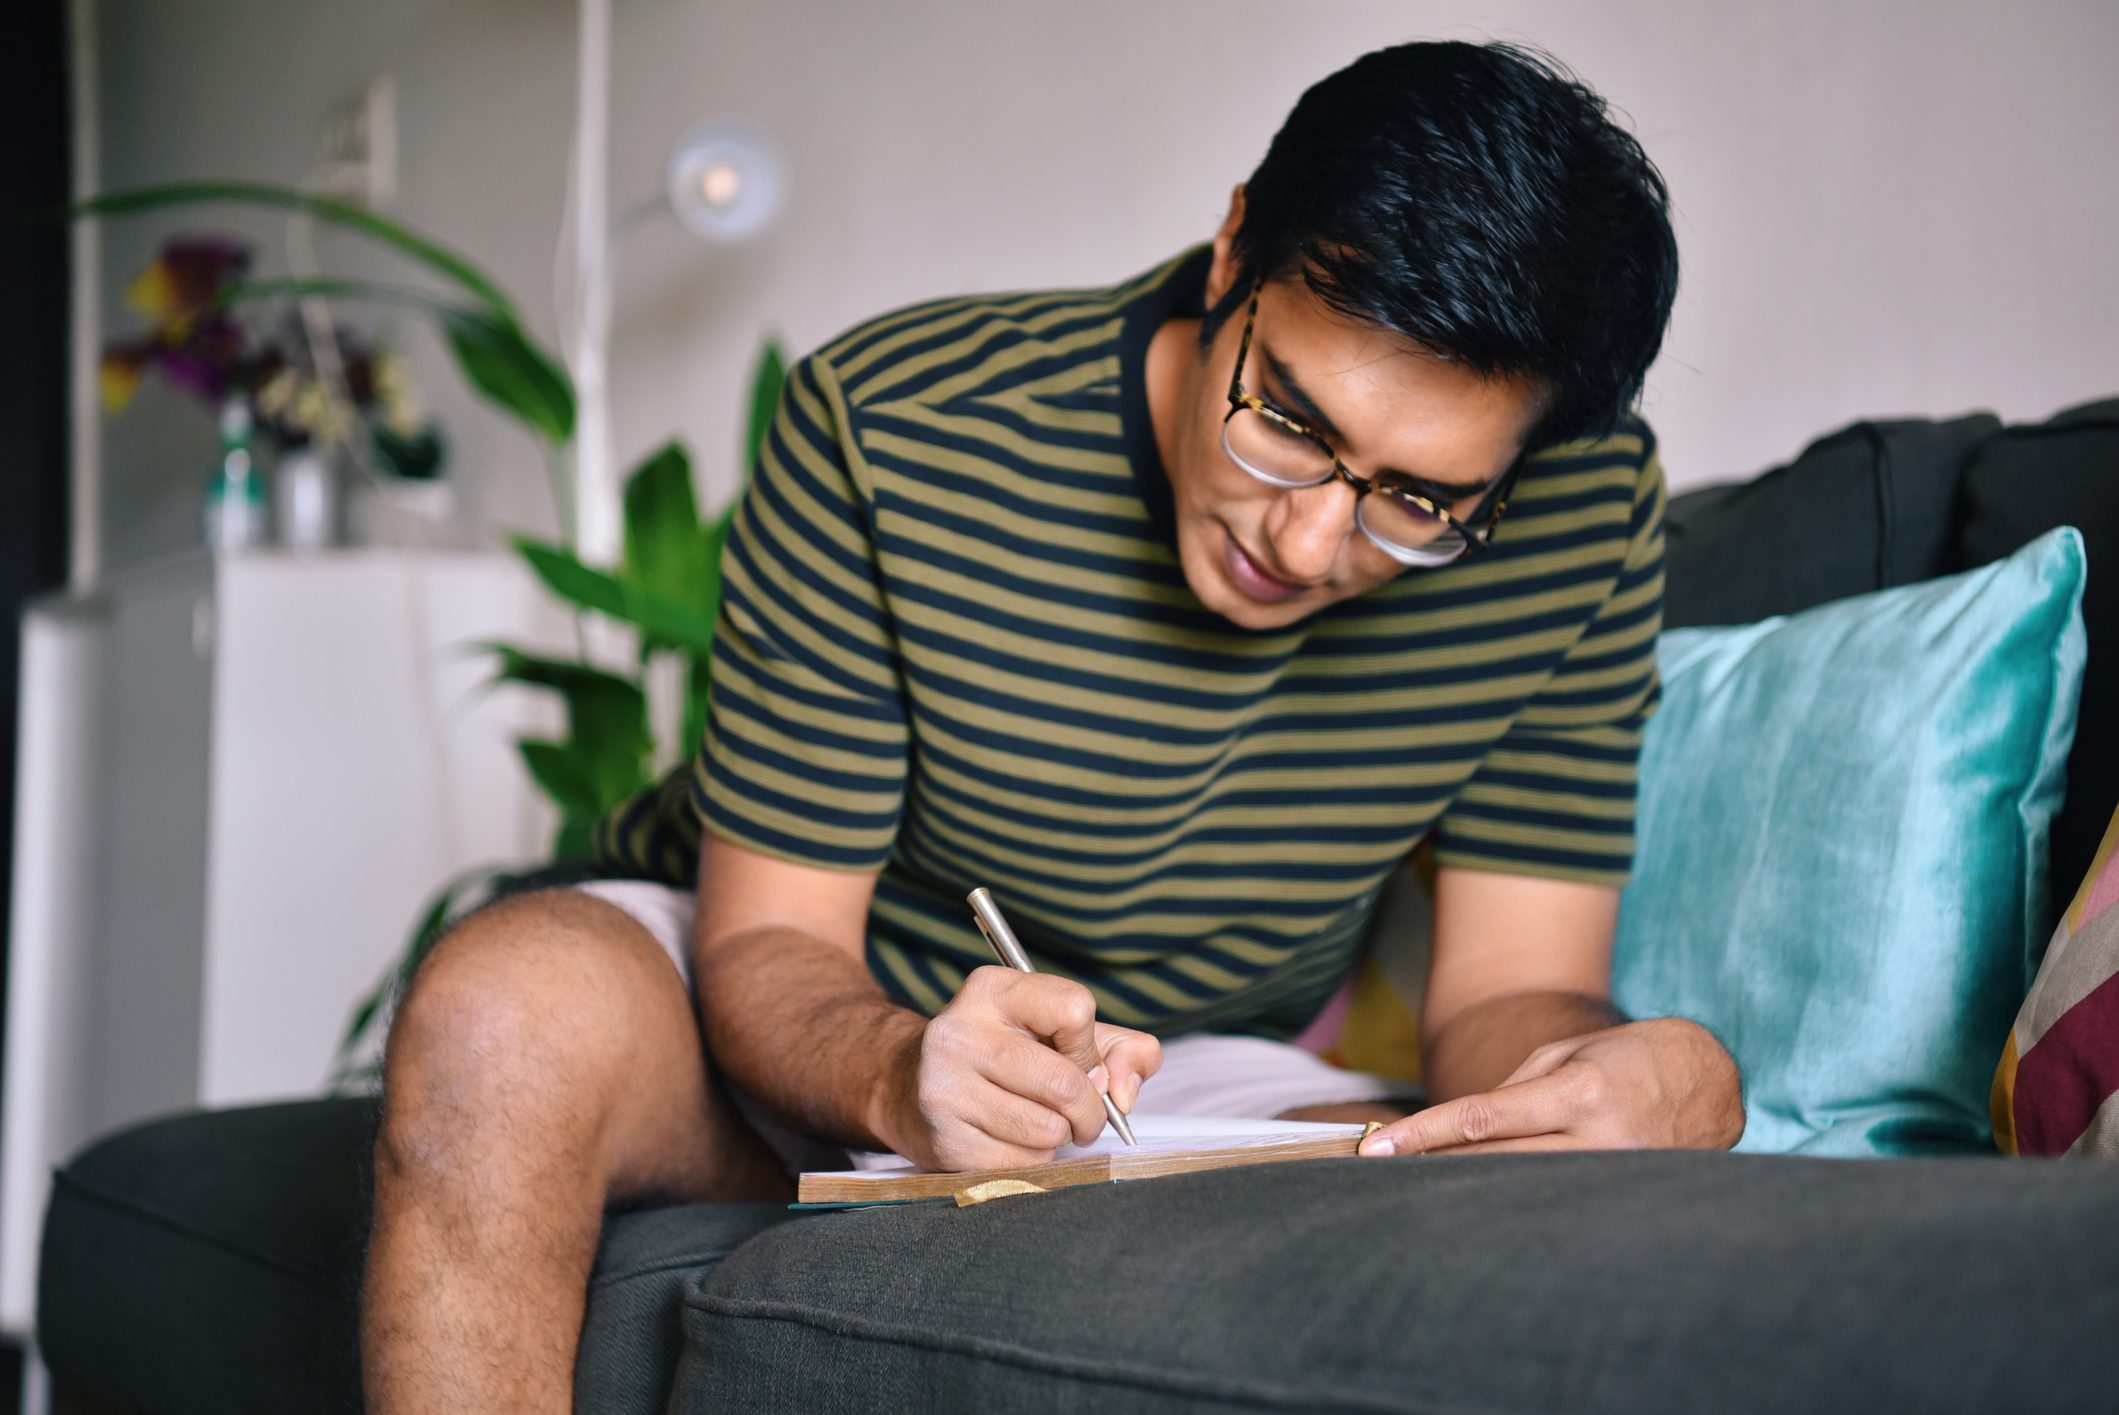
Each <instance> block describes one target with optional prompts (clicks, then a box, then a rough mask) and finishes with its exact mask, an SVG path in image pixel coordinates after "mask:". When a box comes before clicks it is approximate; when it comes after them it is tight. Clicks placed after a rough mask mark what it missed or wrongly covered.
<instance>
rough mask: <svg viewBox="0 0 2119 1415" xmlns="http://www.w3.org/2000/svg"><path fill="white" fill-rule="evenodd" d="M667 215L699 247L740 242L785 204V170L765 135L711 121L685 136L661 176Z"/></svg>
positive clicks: (742, 126)
mask: <svg viewBox="0 0 2119 1415" xmlns="http://www.w3.org/2000/svg"><path fill="white" fill-rule="evenodd" d="M663 185H664V189H665V191H666V193H667V195H668V197H669V203H670V210H671V211H672V212H673V213H675V215H676V217H677V220H678V221H680V222H682V223H683V225H684V228H685V229H686V230H687V231H690V232H691V233H692V234H693V235H695V236H697V237H699V238H700V239H701V240H703V241H716V242H721V241H744V240H748V239H750V238H751V237H752V236H755V235H757V234H758V233H760V232H761V231H764V230H765V229H766V228H768V227H769V226H771V225H772V224H773V222H774V221H775V220H776V219H778V217H779V215H780V210H781V208H782V207H784V206H785V205H786V204H787V166H786V164H785V163H784V162H782V161H781V160H780V154H779V152H778V151H777V150H776V149H775V148H774V147H773V145H772V142H771V140H770V139H769V138H767V137H766V136H765V134H764V133H763V132H761V131H759V130H758V129H757V128H754V127H752V126H751V125H749V124H747V123H741V122H735V121H730V120H725V119H716V120H714V121H712V122H707V123H702V124H700V125H699V126H698V127H696V128H694V129H692V130H691V131H690V132H688V133H686V134H685V135H684V137H683V138H682V140H680V141H679V142H678V144H677V146H676V147H675V148H673V149H671V151H670V158H669V164H668V166H667V167H665V168H664V170H663Z"/></svg>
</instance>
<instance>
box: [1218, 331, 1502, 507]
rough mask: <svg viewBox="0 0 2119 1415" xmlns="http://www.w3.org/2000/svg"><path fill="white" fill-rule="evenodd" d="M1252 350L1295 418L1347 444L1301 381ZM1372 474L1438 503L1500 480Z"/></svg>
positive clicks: (1392, 470)
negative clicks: (1432, 495) (1408, 485)
mask: <svg viewBox="0 0 2119 1415" xmlns="http://www.w3.org/2000/svg"><path fill="white" fill-rule="evenodd" d="M1255 347H1256V348H1257V350H1258V357H1259V358H1260V360H1262V361H1263V362H1264V364H1265V366H1266V368H1267V369H1268V370H1269V371H1270V372H1271V373H1272V375H1273V381H1274V382H1275V383H1277V384H1279V385H1280V388H1281V391H1282V392H1283V393H1285V394H1286V395H1287V399H1288V401H1289V402H1290V403H1292V404H1294V405H1295V407H1294V411H1295V413H1296V415H1297V416H1298V417H1299V418H1300V419H1301V420H1302V421H1303V422H1306V423H1308V424H1309V425H1310V426H1311V427H1313V428H1315V429H1317V431H1319V432H1321V433H1323V434H1324V435H1325V436H1326V437H1329V438H1331V439H1332V440H1333V441H1334V442H1344V441H1346V434H1345V433H1343V432H1341V431H1340V430H1339V426H1338V424H1336V423H1334V422H1333V421H1332V420H1331V419H1330V418H1329V417H1326V416H1325V413H1324V410H1323V409H1322V408H1320V407H1318V406H1317V401H1316V400H1315V399H1314V398H1312V397H1310V395H1309V393H1308V391H1307V390H1305V389H1304V388H1303V386H1302V382H1301V380H1299V379H1297V378H1296V377H1295V375H1294V374H1293V373H1291V372H1290V371H1289V369H1288V366H1287V365H1286V364H1284V363H1282V362H1281V361H1280V360H1279V359H1277V358H1275V357H1273V351H1272V350H1271V349H1268V348H1267V347H1266V346H1265V345H1264V344H1258V345H1256V346H1255ZM1374 471H1375V474H1376V475H1379V476H1394V477H1403V478H1404V479H1405V480H1407V481H1409V482H1414V483H1416V484H1418V485H1419V486H1421V487H1424V488H1427V489H1429V490H1432V491H1436V492H1440V493H1441V496H1440V497H1438V498H1437V499H1439V500H1447V501H1457V500H1462V499H1463V498H1466V497H1472V496H1479V495H1481V494H1483V493H1484V492H1486V491H1488V490H1489V489H1491V488H1492V486H1493V484H1494V483H1495V482H1497V481H1499V480H1500V478H1499V477H1483V478H1481V479H1480V480H1478V481H1474V482H1453V481H1442V480H1440V479H1439V478H1436V477H1429V476H1422V475H1421V474H1420V473H1418V472H1407V471H1401V470H1400V469H1398V468H1396V467H1377V468H1375V469H1374Z"/></svg>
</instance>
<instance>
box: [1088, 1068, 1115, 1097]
mask: <svg viewBox="0 0 2119 1415" xmlns="http://www.w3.org/2000/svg"><path fill="white" fill-rule="evenodd" d="M1110 1079H1111V1078H1110V1073H1109V1072H1107V1071H1105V1070H1104V1068H1103V1067H1101V1066H1093V1067H1091V1068H1090V1069H1089V1084H1090V1085H1092V1086H1094V1087H1096V1089H1098V1090H1099V1091H1101V1090H1102V1089H1104V1084H1105V1082H1107V1081H1109V1080H1110Z"/></svg>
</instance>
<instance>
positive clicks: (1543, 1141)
mask: <svg viewBox="0 0 2119 1415" xmlns="http://www.w3.org/2000/svg"><path fill="white" fill-rule="evenodd" d="M1743 1133H1744V1102H1743V1095H1742V1090H1741V1086H1740V1084H1739V1081H1738V1078H1737V1069H1736V1063H1735V1061H1733V1060H1732V1059H1731V1058H1730V1056H1729V1053H1728V1052H1727V1051H1726V1050H1724V1049H1723V1047H1722V1044H1721V1043H1720V1042H1718V1041H1716V1040H1715V1038H1714V1035H1713V1033H1711V1032H1709V1031H1708V1030H1707V1029H1706V1028H1704V1027H1702V1026H1700V1025H1699V1024H1698V1023H1696V1022H1688V1021H1686V1020H1684V1019H1683V1018H1678V1017H1659V1018H1655V1019H1653V1020H1650V1021H1645V1022H1627V1023H1624V1024H1622V1025H1620V1026H1617V1027H1610V1028H1607V1029H1605V1030H1604V1031H1601V1032H1590V1033H1588V1034H1586V1035H1584V1036H1579V1037H1570V1038H1568V1039H1566V1040H1565V1041H1558V1042H1552V1043H1550V1044H1548V1045H1546V1046H1542V1047H1539V1048H1538V1049H1537V1050H1536V1051H1534V1052H1532V1053H1531V1054H1530V1055H1529V1056H1528V1057H1527V1058H1525V1060H1524V1062H1523V1064H1522V1065H1521V1066H1519V1067H1517V1068H1516V1069H1515V1071H1514V1072H1513V1073H1512V1074H1511V1075H1510V1076H1509V1078H1508V1079H1507V1080H1506V1081H1503V1082H1502V1083H1501V1084H1500V1086H1498V1087H1496V1088H1495V1089H1493V1090H1491V1091H1485V1092H1482V1093H1480V1094H1478V1095H1471V1096H1460V1097H1458V1098H1457V1099H1455V1100H1450V1101H1444V1102H1442V1103H1441V1104H1439V1105H1433V1106H1430V1107H1428V1108H1427V1109H1426V1110H1422V1111H1418V1112H1415V1113H1414V1114H1412V1115H1409V1116H1407V1117H1406V1118H1405V1119H1403V1120H1399V1121H1394V1122H1392V1123H1391V1124H1389V1125H1386V1126H1385V1127H1383V1129H1381V1130H1379V1131H1377V1132H1376V1133H1375V1134H1373V1135H1371V1136H1369V1137H1368V1138H1367V1139H1366V1140H1364V1141H1363V1142H1362V1144H1361V1153H1362V1154H1364V1155H1389V1154H1399V1155H1416V1154H1435V1153H1447V1154H1455V1155H1468V1154H1499V1153H1502V1152H1505V1151H1511V1150H1618V1149H1727V1148H1728V1147H1729V1146H1731V1145H1734V1144H1735V1143H1736V1142H1737V1140H1738V1139H1739V1138H1740V1137H1741V1136H1742V1135H1743Z"/></svg>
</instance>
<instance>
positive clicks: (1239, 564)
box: [1222, 531, 1310, 604]
mask: <svg viewBox="0 0 2119 1415" xmlns="http://www.w3.org/2000/svg"><path fill="white" fill-rule="evenodd" d="M1224 535H1225V537H1226V540H1227V544H1226V546H1225V548H1224V550H1223V553H1222V559H1223V561H1224V562H1225V564H1226V565H1227V568H1228V571H1229V578H1230V579H1231V580H1233V581H1235V583H1236V588H1237V589H1239V590H1241V591H1243V593H1244V594H1246V595H1248V596H1249V597H1250V598H1252V599H1255V600H1258V601H1259V602H1260V603H1263V604H1284V603H1286V602H1287V601H1288V600H1291V599H1294V598H1296V597H1297V596H1299V595H1303V594H1307V593H1308V592H1309V590H1310V586H1308V585H1291V584H1289V583H1288V582H1287V581H1285V580H1281V579H1276V578H1274V576H1273V575H1272V573H1271V572H1270V571H1268V570H1267V569H1266V568H1265V567H1264V566H1262V565H1260V564H1259V563H1258V562H1257V561H1256V560H1254V559H1252V558H1251V557H1250V556H1249V555H1248V554H1246V553H1245V551H1244V548H1243V547H1242V546H1240V545H1238V544H1237V543H1236V537H1235V535H1234V534H1233V533H1229V532H1226V531H1225V532H1224Z"/></svg>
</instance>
